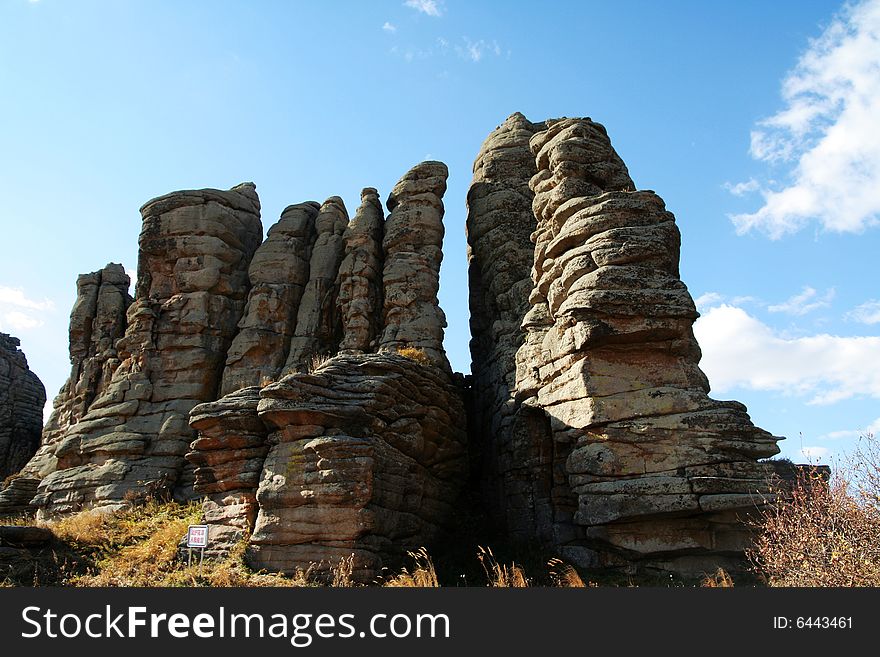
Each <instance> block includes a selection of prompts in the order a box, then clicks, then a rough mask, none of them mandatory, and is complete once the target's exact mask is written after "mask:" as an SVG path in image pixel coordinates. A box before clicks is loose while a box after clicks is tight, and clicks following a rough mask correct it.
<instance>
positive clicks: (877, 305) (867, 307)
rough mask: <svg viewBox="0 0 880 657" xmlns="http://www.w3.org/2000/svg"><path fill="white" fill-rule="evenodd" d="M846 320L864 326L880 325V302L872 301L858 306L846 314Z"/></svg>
mask: <svg viewBox="0 0 880 657" xmlns="http://www.w3.org/2000/svg"><path fill="white" fill-rule="evenodd" d="M846 319H851V320H855V321H856V322H861V323H862V324H880V301H878V300H877V299H870V300H868V301H865V303H863V304H861V305H858V306H856V307H855V308H853V309H852V310H850V311H849V312H848V313H847V314H846Z"/></svg>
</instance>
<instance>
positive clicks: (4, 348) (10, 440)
mask: <svg viewBox="0 0 880 657" xmlns="http://www.w3.org/2000/svg"><path fill="white" fill-rule="evenodd" d="M20 344H21V342H20V341H19V339H18V338H14V337H12V336H11V335H8V334H6V333H0V481H2V480H3V479H5V478H6V477H8V476H9V475H14V474H16V473H17V472H18V471H19V470H21V468H22V467H23V466H24V465H25V464H26V463H27V462H28V460H29V459H30V458H31V457H32V456H33V455H34V453H35V452H36V451H37V448H38V447H39V446H40V429H41V428H42V426H43V405H44V404H45V403H46V389H45V388H44V387H43V384H42V382H41V381H40V379H39V378H37V375H36V374H34V373H33V372H31V371H30V369H29V368H28V363H27V358H25V355H24V354H23V353H22V351H21V349H19V348H18V347H19V345H20ZM0 504H2V503H0Z"/></svg>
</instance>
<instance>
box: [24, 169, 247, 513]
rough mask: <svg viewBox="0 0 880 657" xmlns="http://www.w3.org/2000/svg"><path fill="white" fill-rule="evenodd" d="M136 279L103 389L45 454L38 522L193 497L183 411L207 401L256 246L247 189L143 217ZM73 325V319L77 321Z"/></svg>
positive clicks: (194, 197) (194, 196)
mask: <svg viewBox="0 0 880 657" xmlns="http://www.w3.org/2000/svg"><path fill="white" fill-rule="evenodd" d="M141 215H142V217H143V227H142V230H141V235H140V240H139V247H140V249H139V257H138V280H137V289H136V295H135V299H136V300H135V301H134V303H132V304H131V306H129V308H128V311H127V326H126V329H125V334H124V336H123V337H122V338H121V339H119V340H118V341H117V342H116V345H115V349H116V351H117V357H118V359H119V361H120V363H119V365H118V367H116V368H115V371H114V372H113V373H112V378H111V380H110V382H109V384H107V385H106V387H104V388H103V390H102V391H101V392H100V394H99V395H98V396H97V397H96V398H95V399H94V400H93V401H92V402H91V404H90V405H89V407H88V410H87V411H86V412H85V413H84V414H83V415H82V416H81V417H80V418H79V419H78V421H77V422H76V423H75V424H72V425H71V426H69V427H68V428H67V429H66V430H64V431H63V435H62V436H61V437H60V438H59V439H58V440H57V444H56V446H55V448H54V450H53V454H52V456H53V458H54V459H55V464H54V467H53V470H52V471H51V472H50V473H47V474H46V475H45V476H44V477H43V478H42V480H41V482H40V486H39V492H38V494H37V495H36V497H35V498H34V500H33V504H34V505H35V506H37V507H38V508H39V509H40V510H41V511H42V512H43V513H48V514H54V513H62V512H66V511H73V510H76V509H79V508H82V507H84V506H92V505H99V506H110V507H112V506H115V505H119V504H122V503H125V502H126V501H127V500H130V499H132V498H135V497H137V496H138V495H141V494H147V493H151V492H159V491H160V490H167V491H173V490H175V489H176V490H177V491H178V492H179V493H180V494H181V495H182V496H184V497H186V496H191V494H192V477H191V474H189V473H188V472H187V469H186V467H185V466H186V461H185V460H184V454H185V453H186V451H187V450H188V448H189V443H190V442H191V441H192V439H193V438H194V432H193V430H192V429H190V427H189V425H188V420H189V412H190V410H192V408H193V406H195V405H196V404H198V403H199V402H203V401H209V400H212V399H216V397H217V394H218V390H219V385H220V377H221V374H222V370H223V365H224V362H225V360H226V354H227V350H228V348H229V345H230V342H231V340H232V337H233V335H234V332H235V328H236V325H237V324H238V322H239V320H240V318H241V315H242V310H243V308H244V305H245V300H246V297H247V292H248V282H247V269H248V265H249V264H250V260H251V257H252V256H253V254H254V251H255V250H256V248H257V246H258V245H259V243H260V240H261V237H262V226H261V224H260V204H259V199H258V197H257V194H256V191H255V188H254V186H253V184H251V183H245V184H242V185H239V186H237V187H234V188H233V189H231V190H229V191H219V190H210V189H207V190H198V191H185V192H174V193H172V194H168V195H166V196H162V197H159V198H157V199H154V200H152V201H150V202H148V203H147V204H146V205H144V206H143V207H142V208H141ZM74 313H75V315H76V314H77V311H76V309H75V311H74Z"/></svg>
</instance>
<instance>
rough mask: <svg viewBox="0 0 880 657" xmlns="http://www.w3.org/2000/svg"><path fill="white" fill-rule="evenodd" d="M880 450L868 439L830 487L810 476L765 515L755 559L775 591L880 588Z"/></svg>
mask: <svg viewBox="0 0 880 657" xmlns="http://www.w3.org/2000/svg"><path fill="white" fill-rule="evenodd" d="M878 475H880V450H878V445H877V442H876V440H875V438H874V436H872V435H869V436H864V437H863V439H862V442H861V443H860V445H859V449H858V450H857V451H856V452H855V453H854V454H853V455H852V457H851V459H850V462H849V464H848V467H846V468H842V469H841V470H840V471H839V472H837V473H836V474H835V476H834V477H833V480H832V481H831V482H830V483H829V482H827V481H825V480H824V479H823V478H821V477H820V476H819V475H817V474H815V473H809V474H806V475H805V476H804V477H802V479H801V480H800V481H798V482H797V483H796V485H795V486H794V489H793V490H792V491H791V492H790V494H788V495H783V496H782V499H781V500H780V501H779V502H777V503H776V504H775V505H773V506H772V507H771V508H769V509H768V510H767V511H765V512H764V514H763V518H762V519H761V527H760V529H761V533H760V534H759V536H758V539H757V541H756V543H755V547H754V549H753V550H751V551H750V553H749V557H750V558H751V560H752V562H753V564H754V565H755V567H756V569H757V570H758V572H759V573H761V574H762V575H763V576H764V577H766V579H767V581H768V583H769V584H770V585H771V586H821V587H832V586H834V587H837V586H872V587H873V586H880V476H878Z"/></svg>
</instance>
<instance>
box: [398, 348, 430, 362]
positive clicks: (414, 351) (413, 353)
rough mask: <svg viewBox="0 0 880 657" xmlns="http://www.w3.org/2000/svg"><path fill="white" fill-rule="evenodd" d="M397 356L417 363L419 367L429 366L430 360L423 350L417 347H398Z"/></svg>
mask: <svg viewBox="0 0 880 657" xmlns="http://www.w3.org/2000/svg"><path fill="white" fill-rule="evenodd" d="M397 354H398V355H399V356H403V357H404V358H406V359H408V360H411V361H413V362H415V363H418V364H419V365H430V364H431V359H430V358H428V354H426V353H425V350H424V349H419V348H418V347H398V348H397Z"/></svg>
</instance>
